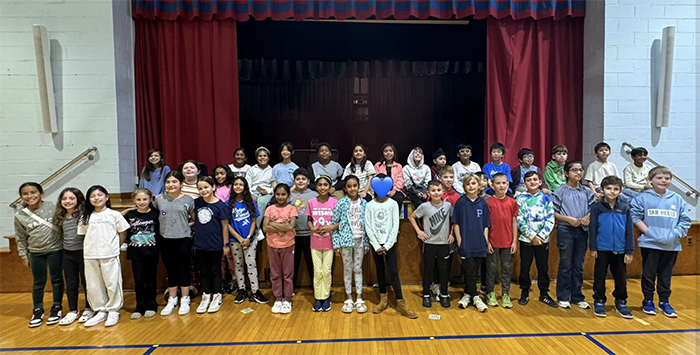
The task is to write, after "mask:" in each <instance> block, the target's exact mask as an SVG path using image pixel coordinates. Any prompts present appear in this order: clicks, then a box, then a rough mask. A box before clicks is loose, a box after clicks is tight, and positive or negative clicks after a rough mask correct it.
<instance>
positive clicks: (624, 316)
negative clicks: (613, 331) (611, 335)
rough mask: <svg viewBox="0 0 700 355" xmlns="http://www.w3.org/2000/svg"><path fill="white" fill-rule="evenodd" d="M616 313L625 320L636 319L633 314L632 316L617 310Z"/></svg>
mask: <svg viewBox="0 0 700 355" xmlns="http://www.w3.org/2000/svg"><path fill="white" fill-rule="evenodd" d="M615 312H617V314H619V315H620V317H622V318H625V319H634V316H633V315H631V314H630V315H625V314H622V313H620V311H619V310H618V309H617V308H615Z"/></svg>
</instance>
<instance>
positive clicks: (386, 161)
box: [374, 143, 406, 213]
mask: <svg viewBox="0 0 700 355" xmlns="http://www.w3.org/2000/svg"><path fill="white" fill-rule="evenodd" d="M374 170H375V171H376V172H377V174H386V175H387V176H391V179H392V180H394V188H392V189H391V191H389V193H388V194H387V196H389V197H390V198H391V199H393V200H394V201H396V204H398V205H399V213H400V212H401V206H402V205H403V199H404V197H406V195H404V193H403V186H404V182H403V168H402V167H401V164H399V163H397V162H396V147H394V145H393V144H391V143H387V144H384V146H383V147H382V159H381V160H380V161H378V162H377V164H374Z"/></svg>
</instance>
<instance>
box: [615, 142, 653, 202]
mask: <svg viewBox="0 0 700 355" xmlns="http://www.w3.org/2000/svg"><path fill="white" fill-rule="evenodd" d="M630 155H631V156H632V160H633V161H634V162H633V163H632V164H629V165H627V166H626V167H625V169H624V170H623V171H622V175H623V176H624V179H625V187H626V188H628V189H630V190H632V191H634V192H637V193H640V192H642V191H644V190H649V189H651V184H649V171H650V170H651V166H649V165H646V164H644V162H646V161H647V155H649V152H648V151H647V150H646V149H644V148H642V147H637V148H634V149H632V152H630Z"/></svg>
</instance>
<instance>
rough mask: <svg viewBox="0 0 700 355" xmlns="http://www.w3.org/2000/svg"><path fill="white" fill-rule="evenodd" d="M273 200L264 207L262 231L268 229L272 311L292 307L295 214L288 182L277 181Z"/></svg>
mask: <svg viewBox="0 0 700 355" xmlns="http://www.w3.org/2000/svg"><path fill="white" fill-rule="evenodd" d="M274 196H275V203H274V204H270V206H269V207H268V208H267V210H265V217H264V218H263V231H264V232H265V233H267V252H268V255H269V259H270V281H271V282H272V292H273V293H274V295H275V303H274V304H273V305H272V313H282V314H287V313H290V312H291V311H292V303H291V302H290V301H291V299H292V294H294V275H293V273H294V235H295V234H296V233H295V232H294V224H295V223H296V220H297V217H298V214H297V210H296V208H294V207H293V206H292V205H290V204H288V203H287V201H288V200H289V186H288V185H287V184H278V185H277V186H275V189H274Z"/></svg>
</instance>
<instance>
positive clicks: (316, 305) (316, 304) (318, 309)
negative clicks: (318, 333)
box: [312, 300, 323, 312]
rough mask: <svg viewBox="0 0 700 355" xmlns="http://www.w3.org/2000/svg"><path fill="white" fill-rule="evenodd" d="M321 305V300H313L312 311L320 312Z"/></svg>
mask: <svg viewBox="0 0 700 355" xmlns="http://www.w3.org/2000/svg"><path fill="white" fill-rule="evenodd" d="M322 305H323V301H321V300H316V302H314V307H313V308H312V309H313V310H314V312H321V307H322Z"/></svg>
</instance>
